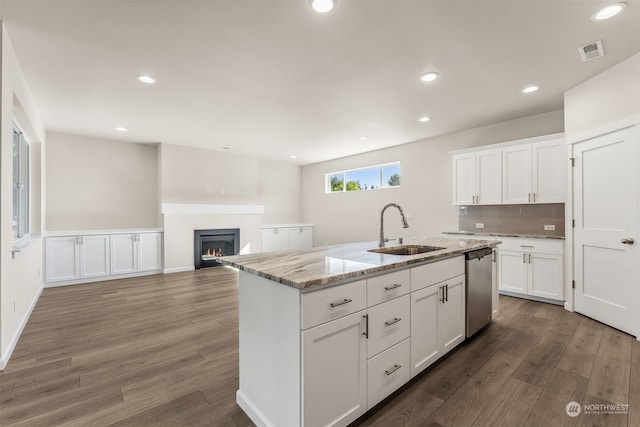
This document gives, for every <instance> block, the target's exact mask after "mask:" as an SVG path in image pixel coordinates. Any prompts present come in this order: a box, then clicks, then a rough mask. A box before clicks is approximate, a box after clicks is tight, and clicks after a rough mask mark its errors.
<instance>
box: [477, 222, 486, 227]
mask: <svg viewBox="0 0 640 427" xmlns="http://www.w3.org/2000/svg"><path fill="white" fill-rule="evenodd" d="M476 228H484V223H482V222H476Z"/></svg>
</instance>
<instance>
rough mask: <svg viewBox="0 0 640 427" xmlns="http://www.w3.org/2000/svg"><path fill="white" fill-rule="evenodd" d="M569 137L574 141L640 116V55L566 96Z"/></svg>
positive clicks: (579, 86) (566, 133)
mask: <svg viewBox="0 0 640 427" xmlns="http://www.w3.org/2000/svg"><path fill="white" fill-rule="evenodd" d="M564 111H565V135H566V136H567V137H568V138H570V137H574V136H575V135H579V134H582V133H584V132H589V131H591V130H594V129H597V128H599V127H601V126H606V125H608V124H610V123H613V122H618V121H619V120H621V119H626V118H631V119H632V120H635V121H637V120H638V117H639V116H640V53H638V54H636V55H634V56H632V57H630V58H627V59H626V60H624V61H622V62H621V63H619V64H617V65H615V66H613V67H611V68H609V69H608V70H606V71H604V72H602V73H600V74H598V75H597V76H595V77H593V78H591V79H589V80H587V81H585V82H584V83H581V84H580V85H578V86H576V87H575V88H573V89H570V90H568V91H567V92H565V94H564Z"/></svg>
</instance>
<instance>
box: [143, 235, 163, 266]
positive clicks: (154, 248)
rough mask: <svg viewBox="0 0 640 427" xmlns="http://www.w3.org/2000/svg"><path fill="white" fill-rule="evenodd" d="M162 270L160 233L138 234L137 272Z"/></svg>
mask: <svg viewBox="0 0 640 427" xmlns="http://www.w3.org/2000/svg"><path fill="white" fill-rule="evenodd" d="M160 269H162V233H141V234H138V271H154V270H160Z"/></svg>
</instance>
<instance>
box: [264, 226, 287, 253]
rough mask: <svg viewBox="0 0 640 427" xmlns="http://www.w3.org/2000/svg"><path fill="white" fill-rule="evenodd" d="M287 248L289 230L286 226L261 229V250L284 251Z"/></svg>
mask: <svg viewBox="0 0 640 427" xmlns="http://www.w3.org/2000/svg"><path fill="white" fill-rule="evenodd" d="M287 249H289V231H288V229H286V228H263V229H262V252H272V251H286V250H287Z"/></svg>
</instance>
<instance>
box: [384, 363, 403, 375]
mask: <svg viewBox="0 0 640 427" xmlns="http://www.w3.org/2000/svg"><path fill="white" fill-rule="evenodd" d="M400 368H402V365H393V368H391V369H387V370H386V371H384V373H385V374H387V375H391V374H393V373H394V372H395V371H397V370H398V369H400Z"/></svg>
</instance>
